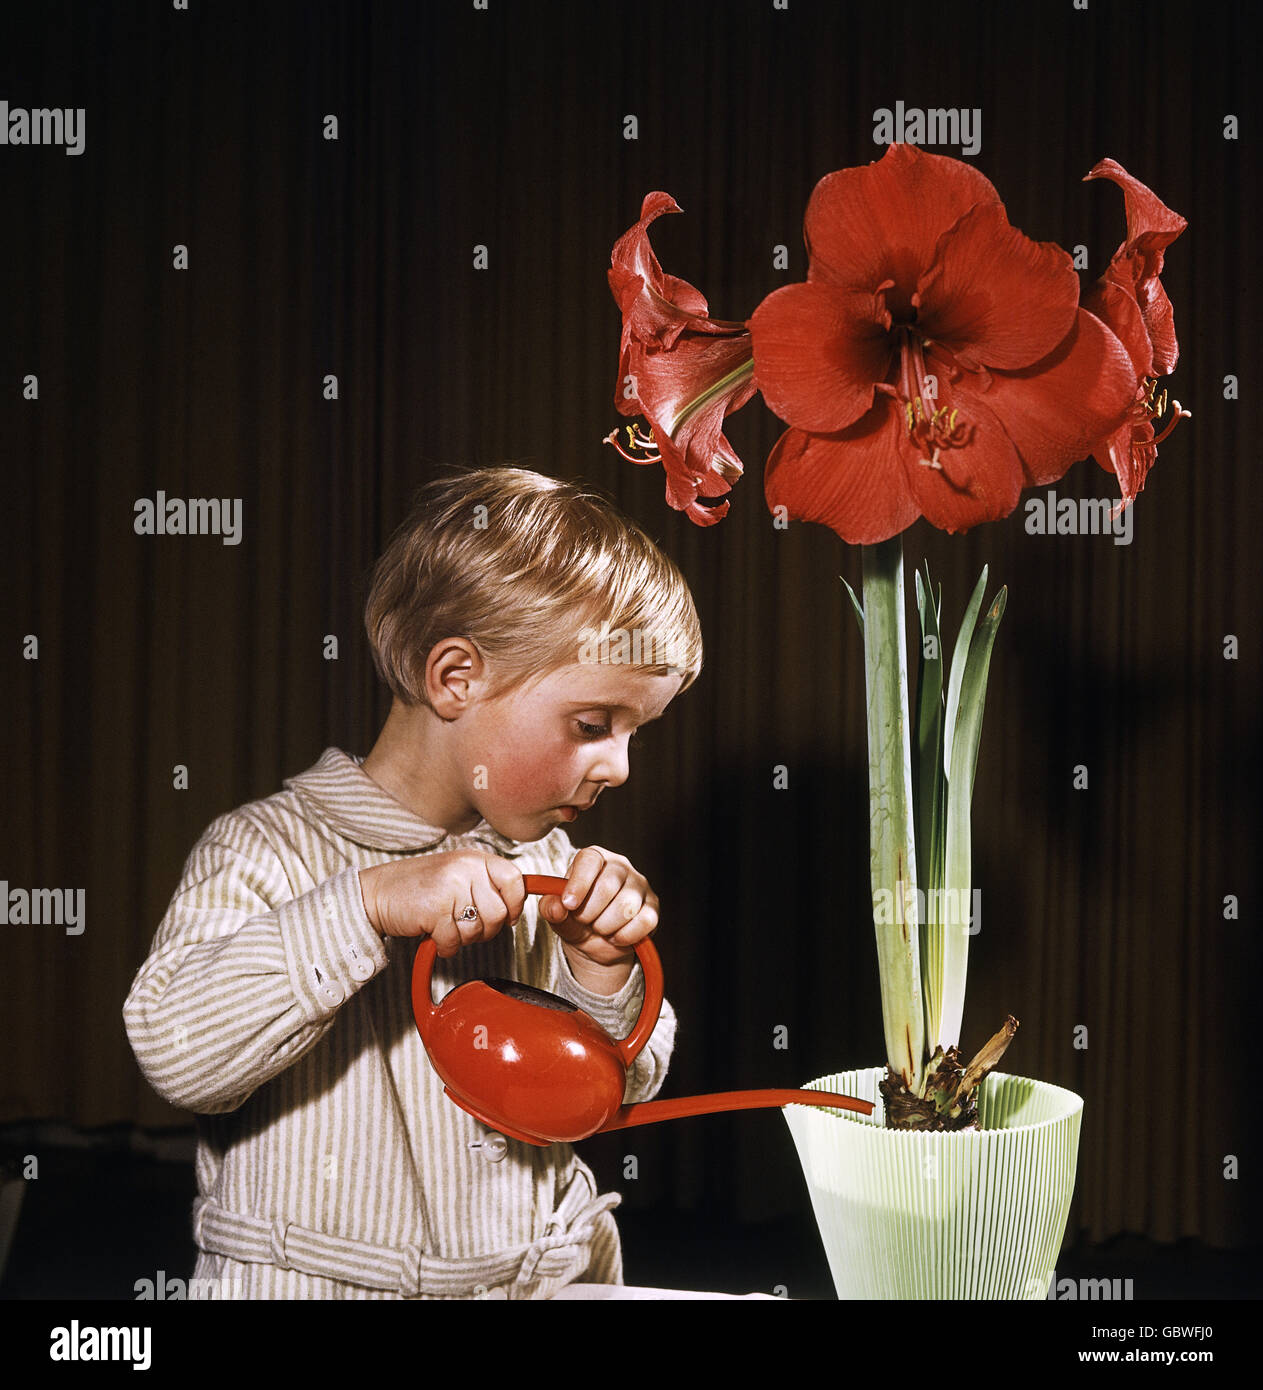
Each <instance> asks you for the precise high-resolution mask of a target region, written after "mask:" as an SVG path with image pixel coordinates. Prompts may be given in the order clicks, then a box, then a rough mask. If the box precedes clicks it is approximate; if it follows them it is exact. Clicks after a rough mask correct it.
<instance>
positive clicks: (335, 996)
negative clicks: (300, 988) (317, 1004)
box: [316, 983, 346, 1004]
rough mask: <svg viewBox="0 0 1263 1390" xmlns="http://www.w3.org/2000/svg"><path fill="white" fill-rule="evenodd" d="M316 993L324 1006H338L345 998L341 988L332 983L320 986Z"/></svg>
mask: <svg viewBox="0 0 1263 1390" xmlns="http://www.w3.org/2000/svg"><path fill="white" fill-rule="evenodd" d="M316 993H317V994H318V995H319V996H320V997H321V999H323V1000H324V1001H325V1003H326V1004H340V1003H341V1002H342V1000H343V999H344V998H345V997H346V996H345V995H344V994H343V993H342V987H341V986H340V985H335V984H333V983H329V984H324V985H321V986H320V988H319V989H318V990H317V991H316Z"/></svg>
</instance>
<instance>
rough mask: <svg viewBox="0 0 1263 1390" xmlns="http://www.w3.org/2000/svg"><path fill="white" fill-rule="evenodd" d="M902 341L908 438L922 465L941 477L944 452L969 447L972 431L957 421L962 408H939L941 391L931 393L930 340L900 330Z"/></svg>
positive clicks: (901, 372)
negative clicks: (926, 365)
mask: <svg viewBox="0 0 1263 1390" xmlns="http://www.w3.org/2000/svg"><path fill="white" fill-rule="evenodd" d="M900 338H901V342H900V369H901V370H900V375H901V382H900V384H901V386H902V388H903V390H902V397H903V410H904V418H905V419H906V421H907V427H908V436H909V438H910V439H911V440H912V442H913V443H914V444H915V445H917V446H918V447H919V449H920V450H921V454H922V457H921V463H922V464H924V465H925V467H926V468H933V469H935V470H937V471H938V472H940V473H941V472H943V471H944V469H943V465H942V463H941V461H940V458H939V456H940V454H941V453H942V452H943V450H944V449H959V448H961V447H962V446H963V445H964V444H966V443H968V441H969V436H970V433H971V430H970V427H969V426H968V425H967V424H965V422H964V421H960V420H958V419H957V417H958V416H959V414H960V410H959V407H956V406H953V407H951V408H949V407H947V406H945V405H937V404H936V396H937V391H934V392H931V391H930V389H929V388H930V387H931V386H932V384H933V382H932V379H931V377H930V375H929V373H928V372H927V371H926V368H925V349H926V348H927V347H929V346H930V340H929V339H928V338H920V339H918V338H917V336H916V335H915V333H914V332H913V330H911V329H909V328H903V329H901V330H900ZM918 386H919V387H920V390H918V389H917V388H918ZM922 392H924V394H922ZM926 454H928V455H929V457H928V458H926V457H925V455H926Z"/></svg>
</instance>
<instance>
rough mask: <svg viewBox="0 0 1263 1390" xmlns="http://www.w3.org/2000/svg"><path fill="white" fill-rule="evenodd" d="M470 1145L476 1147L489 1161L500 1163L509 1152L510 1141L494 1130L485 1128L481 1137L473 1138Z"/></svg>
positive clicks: (472, 1147)
mask: <svg viewBox="0 0 1263 1390" xmlns="http://www.w3.org/2000/svg"><path fill="white" fill-rule="evenodd" d="M469 1147H470V1148H471V1149H476V1150H477V1151H478V1152H479V1153H480V1154H481V1155H482V1156H483V1158H485V1159H486V1160H487V1162H488V1163H499V1162H500V1160H501V1159H502V1158H503V1157H504V1156H505V1154H507V1153H508V1152H509V1141H508V1140H507V1139H506V1138H505V1137H504V1135H503V1134H496V1133H495V1131H494V1130H484V1131H483V1133H482V1136H481V1138H478V1139H475V1140H473V1141H472V1142H471V1143H470V1145H469Z"/></svg>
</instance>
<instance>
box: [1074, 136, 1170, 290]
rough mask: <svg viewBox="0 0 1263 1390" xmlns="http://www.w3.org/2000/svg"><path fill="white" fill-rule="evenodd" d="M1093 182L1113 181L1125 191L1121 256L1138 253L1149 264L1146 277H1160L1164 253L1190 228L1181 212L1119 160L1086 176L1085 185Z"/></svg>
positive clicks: (1108, 161)
mask: <svg viewBox="0 0 1263 1390" xmlns="http://www.w3.org/2000/svg"><path fill="white" fill-rule="evenodd" d="M1091 179H1112V180H1113V181H1114V182H1115V183H1116V184H1118V186H1119V187H1120V188H1121V189H1122V190H1123V200H1124V203H1125V204H1126V207H1127V239H1126V241H1124V242H1123V244H1122V246H1120V247H1119V248H1118V249H1119V252H1132V251H1139V252H1140V253H1141V254H1142V255H1143V256H1145V257H1146V259H1147V261H1148V264H1147V266H1146V270H1145V274H1146V276H1148V275H1157V274H1159V273H1160V272H1161V270H1162V253H1163V251H1164V250H1165V249H1166V248H1167V247H1168V246H1170V244H1171V243H1172V242H1173V241H1174V240H1175V239H1176V237H1178V236H1179V234H1180V233H1181V232H1182V231H1183V230H1184V229H1185V227H1187V226H1188V222H1187V221H1186V220H1185V219H1184V218H1183V217H1181V216H1180V214H1179V213H1178V212H1172V211H1171V209H1170V208H1169V207H1167V205H1166V204H1165V203H1164V202H1163V201H1162V199H1161V198H1159V197H1158V195H1157V194H1156V193H1155V192H1154V191H1153V189H1151V188H1149V187H1147V186H1146V185H1145V184H1143V183H1141V182H1140V180H1139V179H1138V178H1134V177H1133V176H1132V175H1131V174H1129V173H1128V172H1127V170H1126V169H1124V168H1123V166H1122V165H1121V164H1119V163H1118V162H1117V161H1116V160H1113V159H1103V160H1101V162H1100V163H1099V164H1097V165H1096V166H1095V167H1094V168H1093V169H1092V171H1091V172H1090V173H1088V174H1085V175H1084V176H1083V181H1084V183H1087V182H1088V181H1089V180H1091Z"/></svg>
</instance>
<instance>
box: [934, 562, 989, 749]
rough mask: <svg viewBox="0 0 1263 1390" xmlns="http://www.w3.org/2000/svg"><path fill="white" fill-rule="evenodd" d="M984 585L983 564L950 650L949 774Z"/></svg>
mask: <svg viewBox="0 0 1263 1390" xmlns="http://www.w3.org/2000/svg"><path fill="white" fill-rule="evenodd" d="M986 587H987V567H986V565H983V567H982V573H981V574H980V575H979V576H978V582H977V584H975V585H974V592H973V596H972V597H971V598H970V600H969V607H968V608H966V609H965V616H964V617H963V618H962V619H961V623H960V631H959V632H958V633H957V634H956V646H955V648H954V649H953V651H952V674H951V681H950V684H949V685H948V688H947V723H946V725H945V726H944V732H943V771H944V772H945V773H948V775H949V776H950V773H951V766H952V741H953V739H954V738H955V736H956V708H957V706H958V705H959V703H960V683H961V681H962V680H964V678H965V663H966V662H967V661H968V659H969V643H970V640H971V639H972V638H973V635H974V624H975V623H976V622H977V621H978V610H979V608H981V607H982V593H983V590H984V589H985V588H986Z"/></svg>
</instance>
